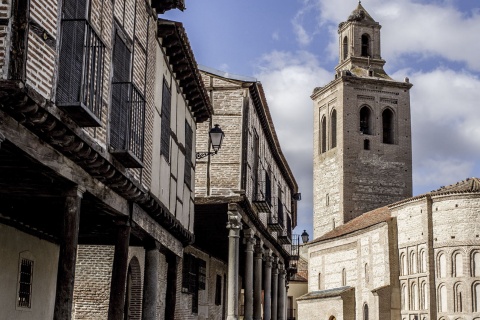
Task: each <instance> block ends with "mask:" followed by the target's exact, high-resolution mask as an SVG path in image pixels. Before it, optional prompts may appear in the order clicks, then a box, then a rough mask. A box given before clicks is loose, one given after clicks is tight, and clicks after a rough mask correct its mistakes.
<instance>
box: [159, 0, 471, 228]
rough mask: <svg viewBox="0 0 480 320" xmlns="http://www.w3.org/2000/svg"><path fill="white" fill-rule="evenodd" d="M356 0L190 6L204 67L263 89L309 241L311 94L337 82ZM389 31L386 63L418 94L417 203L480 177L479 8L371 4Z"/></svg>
mask: <svg viewBox="0 0 480 320" xmlns="http://www.w3.org/2000/svg"><path fill="white" fill-rule="evenodd" d="M357 3H358V2H357V1H356V0H335V1H332V0H285V1H278V0H241V1H238V0H186V6H187V10H185V11H184V12H180V11H172V12H168V13H167V14H166V15H164V16H163V18H166V19H172V20H176V21H180V22H182V23H183V24H184V26H185V28H186V31H187V34H188V37H189V40H190V43H191V46H192V48H193V51H194V54H195V57H196V60H197V62H198V63H199V64H201V65H205V66H208V67H211V68H215V69H218V70H221V71H225V72H229V73H231V74H237V75H243V76H251V77H255V78H257V79H258V80H259V81H260V82H262V84H263V87H264V89H265V92H266V95H267V100H268V104H269V106H270V109H271V110H270V111H271V113H272V117H273V120H274V124H275V128H276V131H277V135H278V137H279V140H280V144H281V146H282V150H283V152H284V154H285V156H286V158H287V160H288V161H289V164H290V167H291V169H292V171H293V172H294V174H295V177H296V179H297V182H298V184H299V189H300V191H301V193H302V201H300V202H299V218H298V226H297V228H296V229H295V230H294V233H298V234H299V233H301V232H302V231H303V229H306V230H307V232H308V233H309V234H310V235H312V234H313V231H312V207H313V203H312V157H313V156H312V149H313V146H312V144H313V142H312V141H313V137H312V133H313V123H312V119H313V110H312V107H313V104H312V101H311V100H310V94H311V93H312V91H313V89H314V88H315V87H318V86H323V85H325V84H327V83H328V82H330V81H331V80H333V77H334V68H335V66H336V65H337V63H338V38H337V26H338V24H339V23H340V22H342V21H345V20H346V19H347V18H348V16H349V15H350V13H351V12H352V11H353V10H354V9H355V8H356V6H357ZM362 5H363V6H364V7H365V9H366V10H367V11H368V12H369V13H370V15H371V16H372V17H373V18H374V19H375V20H376V21H378V22H379V23H380V24H381V25H382V29H381V36H382V57H383V59H385V60H386V61H387V63H386V65H385V70H386V72H387V73H388V74H389V75H390V76H391V77H392V78H394V79H396V80H403V79H404V77H406V76H408V77H409V78H410V82H411V83H413V85H414V86H413V88H412V89H411V91H410V93H411V113H412V143H413V189H414V191H413V192H414V195H418V194H422V193H425V192H428V191H431V190H434V189H438V188H439V187H440V186H444V185H448V184H451V183H455V182H457V181H460V180H464V179H466V178H468V177H474V176H475V177H480V41H479V40H480V1H476V0H415V1H413V0H402V1H391V0H390V1H387V0H364V1H362Z"/></svg>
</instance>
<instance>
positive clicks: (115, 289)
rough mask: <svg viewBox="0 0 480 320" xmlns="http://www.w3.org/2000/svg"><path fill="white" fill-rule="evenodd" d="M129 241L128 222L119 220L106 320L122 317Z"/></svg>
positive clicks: (117, 319) (115, 319) (116, 319)
mask: <svg viewBox="0 0 480 320" xmlns="http://www.w3.org/2000/svg"><path fill="white" fill-rule="evenodd" d="M129 243H130V224H129V223H127V222H119V223H118V225H117V240H116V243H115V253H114V256H113V268H112V282H111V285H110V303H109V305H108V320H119V319H123V311H124V306H125V285H126V281H127V270H128V245H129Z"/></svg>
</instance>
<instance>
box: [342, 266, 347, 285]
mask: <svg viewBox="0 0 480 320" xmlns="http://www.w3.org/2000/svg"><path fill="white" fill-rule="evenodd" d="M346 285H347V271H345V268H343V269H342V286H343V287H345V286H346Z"/></svg>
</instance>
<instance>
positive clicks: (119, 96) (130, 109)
mask: <svg viewBox="0 0 480 320" xmlns="http://www.w3.org/2000/svg"><path fill="white" fill-rule="evenodd" d="M131 59H132V53H131V51H130V49H129V46H128V45H127V40H126V39H125V37H124V36H123V35H122V34H121V32H120V30H117V32H116V34H115V43H114V46H113V58H112V67H113V77H112V107H111V115H110V146H111V147H112V149H113V151H112V154H114V155H115V156H116V157H117V159H118V160H119V161H121V162H122V163H123V165H125V166H126V167H130V168H141V167H142V166H143V165H142V161H143V133H144V125H145V99H144V97H143V95H142V93H141V92H140V90H139V89H138V88H137V87H136V86H135V85H134V84H133V83H132V82H131V72H132V70H131Z"/></svg>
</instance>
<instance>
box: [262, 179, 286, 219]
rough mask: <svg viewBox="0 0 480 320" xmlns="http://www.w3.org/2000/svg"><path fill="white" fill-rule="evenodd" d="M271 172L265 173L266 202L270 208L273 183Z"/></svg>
mask: <svg viewBox="0 0 480 320" xmlns="http://www.w3.org/2000/svg"><path fill="white" fill-rule="evenodd" d="M269 171H270V170H269ZM269 171H265V201H266V202H267V203H268V204H269V206H272V181H271V180H270V174H269ZM282 218H283V217H282ZM279 219H280V217H279Z"/></svg>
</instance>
